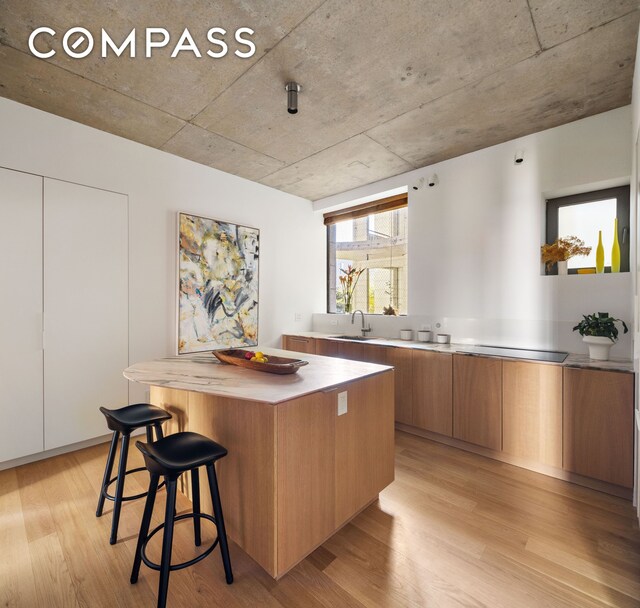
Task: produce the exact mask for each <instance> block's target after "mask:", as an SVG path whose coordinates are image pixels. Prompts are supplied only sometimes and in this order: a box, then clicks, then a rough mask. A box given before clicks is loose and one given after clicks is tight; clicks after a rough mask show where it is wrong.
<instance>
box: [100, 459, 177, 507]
mask: <svg viewBox="0 0 640 608" xmlns="http://www.w3.org/2000/svg"><path fill="white" fill-rule="evenodd" d="M146 470H147V467H138V468H137V469H130V470H129V471H126V472H125V475H129V474H130V473H139V472H140V471H146ZM116 481H118V476H117V475H116V476H115V477H114V478H113V479H111V480H110V481H109V483H108V484H107V488H108V487H109V486H110V485H111V484H112V483H115V482H116ZM164 484H165V482H164V480H163V481H162V482H161V483H160V484H159V485H158V490H159V489H160V488H161V487H162V486H163V485H164ZM148 493H149V491H148V490H147V491H146V492H142V493H141V494H136V495H135V496H123V497H122V501H123V502H125V501H128V500H137V499H138V498H144V497H145V496H146V495H147V494H148ZM102 495H103V496H104V497H105V498H106V499H107V500H110V501H111V502H114V501H115V499H116V497H115V496H114V495H113V494H109V492H107V489H106V488H105V489H104V490H103V492H102Z"/></svg>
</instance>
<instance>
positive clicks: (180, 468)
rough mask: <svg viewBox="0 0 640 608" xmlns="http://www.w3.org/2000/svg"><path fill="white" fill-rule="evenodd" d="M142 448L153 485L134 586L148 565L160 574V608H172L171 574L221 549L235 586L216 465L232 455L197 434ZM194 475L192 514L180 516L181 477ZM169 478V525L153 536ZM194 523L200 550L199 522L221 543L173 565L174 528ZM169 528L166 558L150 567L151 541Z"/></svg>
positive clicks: (135, 564) (164, 547) (179, 435)
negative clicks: (207, 501) (205, 481)
mask: <svg viewBox="0 0 640 608" xmlns="http://www.w3.org/2000/svg"><path fill="white" fill-rule="evenodd" d="M136 446H137V448H138V449H139V450H140V451H141V452H142V453H143V454H144V461H145V464H146V465H147V469H148V470H149V473H150V475H151V479H150V481H149V492H148V494H147V501H146V503H145V506H144V515H143V516H142V523H141V525H140V534H139V535H138V545H137V547H136V553H135V558H134V561H133V569H132V571H131V583H136V582H137V581H138V574H139V573H140V562H141V561H142V562H144V563H145V564H146V565H147V566H148V567H149V568H151V569H153V570H159V571H160V584H159V589H158V608H164V607H165V606H166V604H167V591H168V589H169V573H170V572H172V571H174V570H181V569H182V568H187V567H189V566H192V565H193V564H196V563H197V562H199V561H200V560H202V559H204V558H205V557H207V555H209V554H210V553H211V552H212V551H213V550H214V549H215V548H216V546H217V545H218V544H220V552H221V553H222V563H223V565H224V572H225V576H226V579H227V583H228V584H229V585H230V584H231V583H233V572H232V571H231V560H230V558H229V546H228V545H227V533H226V531H225V527H224V518H223V516H222V505H221V504H220V493H219V491H218V481H217V478H216V470H215V467H214V463H215V462H216V460H219V459H220V458H223V457H224V456H226V455H227V450H226V449H225V448H223V447H222V446H221V445H219V444H217V443H216V442H215V441H212V440H211V439H208V438H207V437H203V436H202V435H198V434H197V433H191V432H182V433H175V434H174V435H169V436H168V437H165V438H164V439H160V440H158V441H156V442H155V443H141V442H140V441H136ZM202 466H203V467H206V469H207V477H208V478H209V490H210V492H211V502H212V503H213V515H214V516H213V517H212V516H211V515H208V514H207V513H201V512H200V478H199V474H198V467H202ZM186 471H191V490H192V494H193V513H186V514H184V515H179V516H177V517H176V516H175V506H176V492H177V482H178V478H179V477H180V475H181V474H182V473H185V472H186ZM161 476H162V477H164V479H165V482H166V485H167V504H166V508H165V515H164V523H162V524H160V525H159V526H157V527H155V528H154V529H153V530H152V531H151V533H149V525H150V523H151V515H152V514H153V505H154V502H155V499H156V491H157V488H158V481H159V480H160V477H161ZM188 518H189V519H193V531H194V537H195V545H196V547H199V546H200V544H201V537H200V520H201V519H207V520H209V521H211V522H213V523H214V524H215V525H216V528H217V529H218V536H217V538H216V540H215V541H214V542H213V543H212V544H211V546H209V547H208V548H207V549H206V550H205V551H204V552H203V553H201V554H200V555H198V556H197V557H195V558H194V559H192V560H189V561H187V562H182V563H180V564H175V565H172V564H171V548H172V542H173V526H174V523H175V522H176V521H179V520H181V519H188ZM163 528H164V533H163V537H162V558H161V561H160V564H156V563H154V562H152V561H150V560H149V559H148V558H147V555H146V547H147V543H148V542H149V540H151V538H152V537H153V536H154V535H155V534H156V533H157V532H159V531H160V530H161V529H163Z"/></svg>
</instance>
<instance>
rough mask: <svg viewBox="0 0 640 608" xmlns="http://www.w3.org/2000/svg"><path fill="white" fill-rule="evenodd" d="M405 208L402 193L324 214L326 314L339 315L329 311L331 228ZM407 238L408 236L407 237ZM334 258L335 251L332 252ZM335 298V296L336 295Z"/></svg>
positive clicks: (333, 273)
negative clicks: (341, 223)
mask: <svg viewBox="0 0 640 608" xmlns="http://www.w3.org/2000/svg"><path fill="white" fill-rule="evenodd" d="M402 208H406V209H407V212H408V209H409V193H408V192H403V193H400V194H395V195H393V196H388V197H385V198H381V199H376V200H372V201H369V202H368V203H363V204H361V205H356V206H354V207H347V208H344V209H340V210H338V211H333V212H329V213H325V214H324V216H323V218H324V224H325V227H326V239H327V247H326V253H327V257H326V264H327V272H326V277H327V289H326V300H327V301H326V305H327V308H326V310H327V314H341V313H339V312H337V311H332V310H331V290H332V285H333V290H334V291H335V290H336V287H335V284H336V265H335V264H333V265H332V264H331V255H332V249H333V247H332V241H331V229H332V226H335V225H336V224H337V223H339V222H343V221H346V220H355V219H359V218H362V217H368V216H370V215H377V214H379V213H386V212H387V211H395V210H397V209H402ZM368 232H369V226H368V224H367V233H368ZM407 236H408V235H407ZM333 254H334V256H335V251H334V252H333ZM368 286H369V273H367V293H369V289H368ZM336 297H337V294H336ZM366 314H367V315H372V314H373V315H379V316H381V315H382V313H366ZM407 314H408V312H406V313H401V314H400V313H399V314H398V316H406V315H407Z"/></svg>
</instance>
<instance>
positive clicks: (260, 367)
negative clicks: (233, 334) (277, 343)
mask: <svg viewBox="0 0 640 608" xmlns="http://www.w3.org/2000/svg"><path fill="white" fill-rule="evenodd" d="M213 354H214V355H215V356H216V357H217V358H218V359H219V360H220V361H222V362H223V363H229V364H231V365H237V366H238V367H245V368H247V369H253V370H255V371H257V372H268V373H270V374H295V373H296V372H297V371H298V370H299V369H300V368H301V367H303V366H304V365H308V364H309V362H308V361H303V360H302V359H289V358H288V357H272V356H271V355H268V357H267V358H268V359H269V361H267V363H260V362H259V361H250V360H249V359H245V358H244V356H245V355H246V354H247V351H246V350H241V349H239V348H237V349H236V348H234V349H231V350H214V351H213Z"/></svg>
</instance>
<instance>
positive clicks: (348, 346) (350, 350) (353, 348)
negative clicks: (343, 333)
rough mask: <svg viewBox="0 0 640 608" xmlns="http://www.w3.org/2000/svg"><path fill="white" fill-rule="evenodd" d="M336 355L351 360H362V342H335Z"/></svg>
mask: <svg viewBox="0 0 640 608" xmlns="http://www.w3.org/2000/svg"><path fill="white" fill-rule="evenodd" d="M337 344H338V357H340V358H341V359H351V360H352V361H364V360H365V358H364V344H362V342H346V341H344V342H337Z"/></svg>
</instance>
